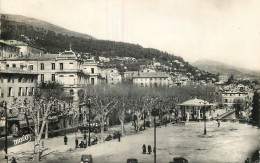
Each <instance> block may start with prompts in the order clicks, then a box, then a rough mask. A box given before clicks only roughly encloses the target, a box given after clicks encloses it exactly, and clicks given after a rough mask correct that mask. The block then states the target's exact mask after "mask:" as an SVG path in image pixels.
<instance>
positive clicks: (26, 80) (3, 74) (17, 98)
mask: <svg viewBox="0 0 260 163" xmlns="http://www.w3.org/2000/svg"><path fill="white" fill-rule="evenodd" d="M37 76H38V75H37V74H36V73H32V72H27V71H24V70H21V69H15V68H9V69H0V102H2V101H5V102H6V104H7V105H6V108H7V115H8V118H9V119H10V120H9V122H8V130H7V131H8V134H15V133H16V132H17V131H18V129H22V126H21V125H20V124H21V123H22V121H21V120H22V119H24V115H25V114H24V113H25V112H27V113H28V114H29V113H31V111H32V108H31V107H25V105H24V104H25V103H33V99H34V94H35V90H36V88H37ZM0 109H3V108H2V107H1V108H0ZM28 114H27V115H28ZM0 119H1V115H0ZM3 122H4V121H3ZM24 122H25V120H24ZM29 122H32V121H31V120H30V121H29ZM3 124H5V123H3ZM19 125H20V127H18V126H19ZM7 131H5V129H4V125H1V124H0V135H1V136H2V135H4V134H5V133H6V132H7Z"/></svg>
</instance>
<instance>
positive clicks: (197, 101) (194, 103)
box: [178, 98, 214, 106]
mask: <svg viewBox="0 0 260 163" xmlns="http://www.w3.org/2000/svg"><path fill="white" fill-rule="evenodd" d="M178 105H180V106H212V105H214V104H212V103H209V102H208V101H205V100H202V99H197V98H195V99H192V100H188V101H185V102H183V103H181V104H178Z"/></svg>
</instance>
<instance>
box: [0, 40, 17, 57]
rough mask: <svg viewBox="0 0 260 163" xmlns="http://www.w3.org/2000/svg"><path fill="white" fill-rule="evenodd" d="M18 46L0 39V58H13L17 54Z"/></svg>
mask: <svg viewBox="0 0 260 163" xmlns="http://www.w3.org/2000/svg"><path fill="white" fill-rule="evenodd" d="M19 53H20V48H19V47H16V46H13V45H10V44H8V43H6V42H5V41H2V40H0V59H6V58H13V57H17V56H19Z"/></svg>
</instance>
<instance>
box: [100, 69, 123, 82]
mask: <svg viewBox="0 0 260 163" xmlns="http://www.w3.org/2000/svg"><path fill="white" fill-rule="evenodd" d="M101 76H102V77H103V78H104V79H105V80H106V83H107V84H109V85H114V84H120V83H121V82H122V76H121V75H120V73H119V71H118V70H117V69H115V68H108V69H103V70H101Z"/></svg>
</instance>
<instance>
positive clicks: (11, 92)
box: [8, 87, 14, 97]
mask: <svg viewBox="0 0 260 163" xmlns="http://www.w3.org/2000/svg"><path fill="white" fill-rule="evenodd" d="M8 96H9V97H13V96H14V94H13V88H12V87H9V88H8Z"/></svg>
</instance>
